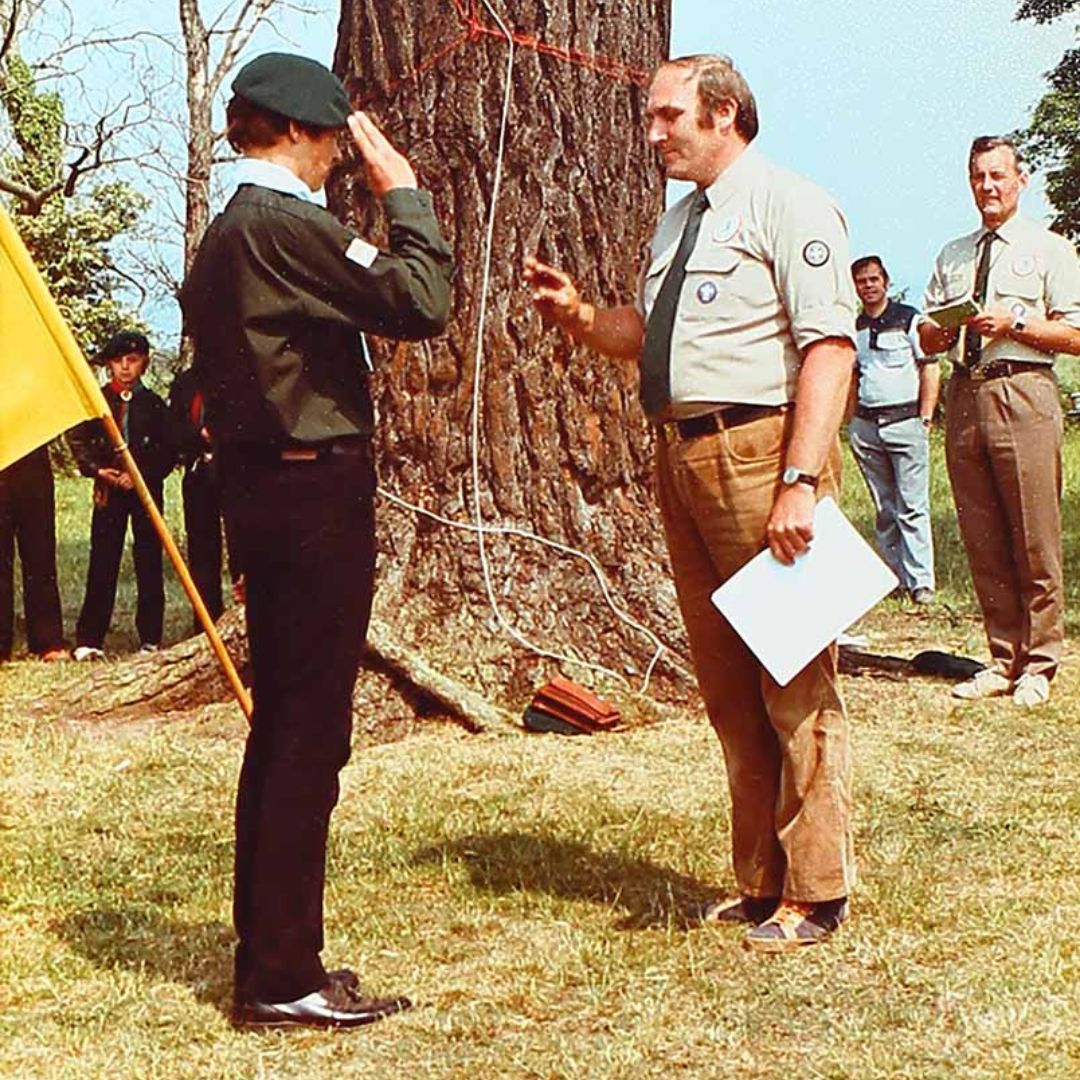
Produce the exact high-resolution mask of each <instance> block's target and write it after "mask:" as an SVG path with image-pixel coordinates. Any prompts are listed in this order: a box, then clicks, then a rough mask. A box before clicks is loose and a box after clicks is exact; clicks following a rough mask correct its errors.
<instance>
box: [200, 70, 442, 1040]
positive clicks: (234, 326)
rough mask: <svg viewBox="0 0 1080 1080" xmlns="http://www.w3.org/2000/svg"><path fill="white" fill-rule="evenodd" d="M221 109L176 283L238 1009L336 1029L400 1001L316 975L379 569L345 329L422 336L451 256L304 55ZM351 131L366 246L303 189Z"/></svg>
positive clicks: (354, 370)
mask: <svg viewBox="0 0 1080 1080" xmlns="http://www.w3.org/2000/svg"><path fill="white" fill-rule="evenodd" d="M232 89H233V94H234V96H233V98H232V100H231V101H230V102H229V105H228V108H227V119H228V125H229V139H230V142H231V143H232V145H233V146H234V148H235V149H237V150H238V151H239V152H240V153H241V154H243V155H244V157H243V159H242V161H241V162H240V166H239V187H238V189H237V191H236V193H235V195H233V197H232V199H231V200H230V202H229V204H228V205H227V206H226V208H225V210H224V211H223V213H222V214H221V215H220V216H218V217H217V218H216V219H215V220H214V222H213V223H212V224H211V226H210V228H209V230H208V231H207V234H206V237H205V239H204V241H203V243H202V246H201V247H200V249H199V252H198V255H197V257H196V259H195V261H194V264H193V266H192V268H191V273H190V274H189V276H188V279H187V281H186V282H185V285H184V290H183V306H184V314H185V316H186V320H187V327H188V330H189V331H190V332H191V334H192V337H193V339H194V343H195V362H194V368H195V371H196V378H197V380H198V383H199V389H200V390H201V392H202V394H203V395H204V398H205V401H206V424H207V429H208V430H209V431H210V432H211V434H212V437H213V439H214V440H215V444H216V445H215V452H216V455H217V460H218V464H219V466H220V473H221V481H222V498H223V503H224V507H225V515H226V523H227V525H228V536H229V540H230V545H232V546H233V551H232V553H231V554H232V557H233V559H234V563H235V564H236V565H238V566H239V567H240V568H241V570H242V571H243V574H244V580H245V585H246V599H245V604H246V612H247V629H248V638H249V641H250V645H251V659H252V668H253V673H254V686H253V697H254V706H255V707H254V715H253V717H252V725H251V733H250V735H249V738H248V743H247V748H246V750H245V754H244V764H243V768H242V771H241V774H240V785H239V792H238V795H237V808H236V881H235V894H234V904H233V914H234V922H235V926H236V932H237V935H238V937H239V944H238V947H237V951H236V983H235V1007H234V1020H235V1022H237V1023H238V1024H244V1025H262V1026H288V1025H294V1024H296V1025H313V1026H340V1027H353V1026H356V1025H359V1024H365V1023H368V1022H370V1021H372V1020H377V1019H379V1018H381V1017H383V1016H386V1015H388V1014H390V1013H393V1012H397V1011H399V1010H400V1009H402V1008H406V1007H407V1006H408V1004H409V1002H408V1000H407V999H405V998H399V997H389V998H367V997H365V996H363V995H362V994H361V993H360V992H359V989H358V982H357V979H356V976H355V975H353V974H352V973H351V972H349V971H344V970H343V971H335V972H327V970H326V969H325V968H324V966H323V964H322V961H321V959H320V951H321V949H322V947H323V923H322V899H323V883H324V875H325V861H326V840H327V828H328V823H329V818H330V814H331V811H332V810H333V807H334V805H335V803H336V801H337V796H338V772H339V770H340V769H341V767H342V766H343V765H344V764H345V762H346V761H347V760H348V757H349V742H350V732H351V720H352V716H351V698H352V689H353V683H354V682H355V680H356V673H357V669H358V665H359V661H360V653H361V649H362V647H363V643H364V636H365V633H366V631H367V623H368V617H369V614H370V611H371V599H372V589H373V579H374V567H375V534H374V507H373V502H374V494H375V469H374V462H373V458H372V449H371V436H372V432H373V430H374V422H375V421H374V415H373V409H372V400H371V395H370V392H369V389H368V372H367V369H366V366H365V362H364V359H363V351H362V348H361V341H360V336H359V335H360V332H361V331H367V332H371V333H375V334H381V335H384V336H387V337H393V338H410V339H416V338H426V337H430V336H432V335H435V334H438V333H439V332H441V330H442V329H443V327H444V326H445V324H446V321H447V318H448V316H449V304H450V278H451V257H450V251H449V248H448V247H447V245H446V243H445V242H444V241H443V239H442V237H441V236H440V234H439V227H438V224H437V223H436V220H435V216H434V213H433V210H432V202H431V197H430V196H429V195H428V194H427V193H425V192H421V191H418V190H417V185H416V177H415V175H414V173H413V170H412V168H411V166H410V165H409V163H408V161H407V160H406V159H405V158H404V157H402V156H401V154H399V153H398V152H397V151H396V150H395V149H394V148H393V147H392V146H391V145H390V144H389V143H388V142H387V140H386V139H385V137H384V136H383V135H382V133H381V132H380V131H379V130H378V128H377V127H376V126H375V125H374V124H373V123H372V121H371V120H370V119H369V118H368V117H367V116H366V115H365V114H364V113H362V112H352V113H351V112H350V107H349V102H348V98H347V96H346V93H345V89H344V87H343V86H342V84H341V82H340V81H339V80H338V79H337V78H336V76H334V75H333V74H332V73H331V72H330V71H328V70H327V69H326V68H325V67H323V66H322V65H321V64H318V63H316V62H315V61H313V60H308V59H306V58H304V57H299V56H292V55H288V54H280V53H271V54H266V55H264V56H260V57H258V58H257V59H255V60H253V61H252V62H251V63H249V64H248V65H246V66H245V67H244V68H242V69H241V71H240V72H239V74H238V75H237V76H236V80H235V81H234V83H233V86H232ZM346 125H347V126H348V131H349V133H350V135H351V139H352V142H353V144H354V145H355V147H356V150H357V152H358V154H359V156H360V159H361V161H362V162H363V167H364V173H365V176H366V179H367V183H368V186H369V188H370V189H371V191H372V193H373V194H374V195H376V196H377V197H379V198H380V199H381V200H382V205H383V208H384V210H385V212H386V215H387V217H388V219H389V225H390V230H389V250H388V251H380V250H378V249H376V248H375V247H373V246H372V245H371V244H369V243H367V242H366V241H365V240H363V239H362V238H361V237H359V236H357V235H356V233H355V232H354V231H353V230H352V229H350V228H348V227H346V226H344V225H342V224H340V223H339V222H338V221H336V220H335V219H334V218H333V216H331V215H330V214H329V213H328V212H327V211H326V210H324V209H322V207H320V206H318V205H316V204H315V203H314V202H312V201H311V199H310V196H311V193H312V192H313V191H316V190H317V189H318V188H320V187H322V185H323V183H324V182H325V180H326V178H327V176H328V175H329V173H330V171H331V169H332V168H333V167H334V166H335V165H336V164H337V163H338V161H339V160H340V153H339V143H338V140H339V137H340V136H341V135H342V134H343V130H342V129H343V128H344V127H345V126H346Z"/></svg>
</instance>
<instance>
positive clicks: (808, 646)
mask: <svg viewBox="0 0 1080 1080" xmlns="http://www.w3.org/2000/svg"><path fill="white" fill-rule="evenodd" d="M897 584H899V583H898V581H897V578H896V575H895V574H894V573H893V572H892V571H891V570H890V569H889V568H888V567H887V566H886V565H885V564H884V563H883V562H882V561H881V559H880V558H879V557H878V555H877V552H875V551H874V549H873V548H871V547H870V545H869V544H868V543H867V542H866V541H865V540H864V539H863V538H862V537H861V536H860V535H859V534H858V532H856V530H855V527H854V526H853V525H852V524H851V522H850V521H848V519H847V518H846V517H844V515H843V512H842V511H841V510H840V507H839V506H837V505H836V503H835V502H834V501H833V500H832V499H831V498H825V499H822V500H821V501H820V502H819V503H818V504H817V509H816V510H815V511H814V539H813V540H812V541H811V542H810V548H809V550H807V551H805V552H804V553H803V554H802V555H800V556H799V557H798V558H797V559H796V560H795V562H794V564H792V565H791V566H785V565H784V563H782V562H780V561H779V560H778V559H776V558H774V556H773V554H772V552H770V551H768V550H766V551H763V552H761V553H760V554H759V555H755V556H754V558H752V559H751V560H750V561H749V562H748V563H747V564H746V565H745V566H744V567H743V568H742V569H741V570H739V571H738V572H737V573H736V574H734V575H733V576H732V577H731V578H729V579H728V580H727V581H725V582H724V584H723V585H721V586H720V588H719V589H717V590H716V592H714V593H713V595H712V602H713V603H714V604H715V605H716V606H717V608H719V609H720V612H721V613H722V614H723V616H724V618H726V619H727V620H728V622H730V623H731V625H732V626H733V627H734V628H735V630H736V631H737V632H738V634H739V636H740V637H741V638H742V639H743V641H745V642H746V644H747V645H748V646H749V648H750V650H751V651H752V652H753V654H754V655H755V656H756V657H757V658H758V659H759V660H760V661H761V663H762V664H763V665H764V667H765V670H766V671H768V673H769V674H770V675H771V676H772V677H773V678H774V679H775V680H776V681H777V682H778V683H779V684H780V685H781V686H786V685H787V684H788V683H789V682H791V680H792V679H793V678H794V677H795V676H796V675H797V674H798V673H799V672H800V671H802V669H803V668H804V667H806V665H807V664H808V663H809V662H810V661H811V660H813V658H814V657H815V656H817V654H818V653H819V652H821V650H822V649H824V648H825V646H826V645H828V644H829V642H831V641H833V640H834V639H835V638H836V636H837V635H838V634H839V633H840V632H841V631H842V630H844V629H846V628H847V627H848V626H850V625H851V624H852V623H853V622H855V621H856V620H857V619H859V618H861V617H862V616H863V615H865V614H866V612H868V611H869V610H870V609H871V608H872V607H873V606H874V605H875V604H876V603H877V602H878V601H879V600H881V599H882V598H883V597H886V596H888V595H889V593H890V592H892V590H893V589H894V588H895V587H896V586H897Z"/></svg>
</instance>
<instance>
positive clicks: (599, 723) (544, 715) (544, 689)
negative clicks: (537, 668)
mask: <svg viewBox="0 0 1080 1080" xmlns="http://www.w3.org/2000/svg"><path fill="white" fill-rule="evenodd" d="M620 719H621V716H620V715H619V711H618V709H615V708H614V707H612V706H611V705H609V704H608V703H607V702H606V701H603V700H602V699H600V698H598V697H597V696H596V695H595V694H592V693H590V692H589V691H588V690H586V689H585V688H584V687H583V686H578V685H577V683H573V682H571V681H570V680H569V679H563V678H560V677H558V676H556V677H555V678H554V679H552V680H551V682H549V683H545V684H544V685H543V686H541V687H540V689H539V690H537V691H536V693H535V694H534V695H533V699H532V701H531V702H530V704H529V706H528V708H527V709H526V710H525V717H524V722H525V727H526V728H528V730H529V731H554V732H557V733H558V734H560V735H571V734H573V735H576V734H592V733H593V732H596V731H610V730H611V729H612V728H613V727H615V726H616V725H617V724H618V723H619V720H620Z"/></svg>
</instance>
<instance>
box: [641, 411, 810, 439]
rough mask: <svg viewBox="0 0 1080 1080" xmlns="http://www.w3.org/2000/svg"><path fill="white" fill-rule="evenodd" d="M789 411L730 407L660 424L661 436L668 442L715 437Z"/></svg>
mask: <svg viewBox="0 0 1080 1080" xmlns="http://www.w3.org/2000/svg"><path fill="white" fill-rule="evenodd" d="M787 410H788V405H787V404H784V405H728V406H727V408H724V409H717V411H716V412H711V413H706V414H705V415H704V416H691V417H689V418H687V419H686V420H668V421H667V422H666V423H663V424H659V425H658V427H659V429H660V434H661V435H662V436H663V437H664V439H665V440H667V441H668V442H675V441H676V440H677V439H697V438H700V437H701V436H702V435H715V434H716V433H717V432H718V431H723V430H725V429H726V428H734V427H739V426H741V425H742V424H749V423H750V422H751V421H753V420H760V419H762V418H763V417H766V416H778V415H780V414H781V413H785V412H787Z"/></svg>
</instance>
